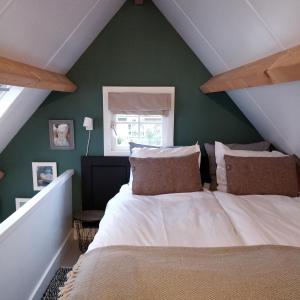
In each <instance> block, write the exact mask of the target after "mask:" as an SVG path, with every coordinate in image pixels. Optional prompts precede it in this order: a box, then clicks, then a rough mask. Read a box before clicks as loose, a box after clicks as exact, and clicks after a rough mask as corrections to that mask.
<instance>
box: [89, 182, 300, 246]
mask: <svg viewBox="0 0 300 300" xmlns="http://www.w3.org/2000/svg"><path fill="white" fill-rule="evenodd" d="M299 220H300V197H298V198H290V197H285V196H275V195H271V196H260V195H255V196H234V195H231V194H228V193H222V192H210V191H207V190H205V191H203V192H194V193H180V194H168V195H159V196H136V195H133V194H132V191H131V189H130V188H129V186H128V185H123V186H122V188H121V190H120V192H119V193H118V194H117V195H116V196H115V197H114V198H112V199H111V200H110V201H109V203H108V205H107V209H106V212H105V215H104V217H103V219H102V221H101V222H100V226H99V231H98V233H97V234H96V236H95V239H94V241H93V242H92V243H91V245H90V246H89V249H88V251H91V250H92V249H95V248H97V247H104V246H112V245H135V246H166V247H167V246H171V247H172V246H179V247H222V246H243V245H261V244H272V245H287V246H298V247H300V222H299Z"/></svg>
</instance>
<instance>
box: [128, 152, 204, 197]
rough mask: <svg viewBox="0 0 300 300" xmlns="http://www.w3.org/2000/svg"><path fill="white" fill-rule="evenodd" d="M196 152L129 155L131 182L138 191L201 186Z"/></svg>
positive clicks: (184, 189)
mask: <svg viewBox="0 0 300 300" xmlns="http://www.w3.org/2000/svg"><path fill="white" fill-rule="evenodd" d="M198 158H199V153H193V154H190V155H187V156H180V157H164V158H137V157H130V158H129V160H130V164H131V168H132V175H133V182H132V192H133V194H137V195H159V194H169V193H187V192H196V191H201V190H202V185H201V179H200V172H199V165H198Z"/></svg>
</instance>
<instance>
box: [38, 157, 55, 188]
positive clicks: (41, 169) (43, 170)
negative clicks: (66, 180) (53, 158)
mask: <svg viewBox="0 0 300 300" xmlns="http://www.w3.org/2000/svg"><path fill="white" fill-rule="evenodd" d="M32 177H33V190H34V191H40V190H42V189H43V188H44V187H45V186H47V185H48V184H49V183H51V182H52V181H53V180H54V179H55V178H57V166H56V162H33V163H32Z"/></svg>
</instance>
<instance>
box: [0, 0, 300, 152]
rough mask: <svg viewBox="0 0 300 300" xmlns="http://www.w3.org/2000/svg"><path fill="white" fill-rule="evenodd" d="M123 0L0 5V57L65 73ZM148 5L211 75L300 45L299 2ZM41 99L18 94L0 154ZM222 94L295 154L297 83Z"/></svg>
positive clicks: (0, 134) (167, 0)
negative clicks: (227, 94)
mask: <svg viewBox="0 0 300 300" xmlns="http://www.w3.org/2000/svg"><path fill="white" fill-rule="evenodd" d="M148 1H149V0H148ZM124 2H125V0H98V1H97V0H85V1H81V0H64V1H61V0H52V1H40V0H27V1H17V0H2V1H0V37H1V43H0V55H1V56H4V57H8V58H11V59H15V60H17V61H21V62H24V63H28V64H31V65H35V66H37V67H41V68H46V69H48V70H50V71H54V72H61V73H66V72H67V71H68V70H69V69H70V68H71V67H72V65H73V64H74V63H75V62H76V61H77V59H78V58H79V57H80V55H81V54H82V53H83V52H84V51H85V50H86V48H87V47H88V46H89V45H90V44H91V42H92V41H93V40H94V38H95V37H96V36H97V35H98V34H99V32H100V31H101V30H102V29H103V28H104V26H105V25H106V24H107V23H108V21H109V20H110V19H111V18H112V17H113V16H114V14H115V13H116V12H117V11H118V9H119V8H120V7H121V6H122V4H123V3H124ZM153 2H154V3H155V5H156V6H157V7H158V8H159V9H160V10H161V12H162V13H163V14H164V15H165V17H166V18H167V19H168V20H169V22H170V23H171V24H172V25H173V26H174V28H175V29H176V30H177V31H178V33H179V34H180V35H181V36H182V38H183V39H184V40H185V41H186V43H187V44H188V45H189V46H190V47H191V49H192V50H193V51H194V53H195V54H196V55H197V56H198V58H199V59H200V60H201V61H202V62H203V63H204V65H205V66H206V67H207V68H208V70H209V71H210V72H211V73H212V74H213V75H215V74H218V73H222V72H225V71H227V70H230V69H233V68H235V67H238V66H240V65H243V64H246V63H249V62H252V61H255V60H257V59H260V58H263V57H265V56H268V55H271V54H273V53H276V52H279V51H282V50H285V49H288V48H290V47H292V46H295V45H297V44H299V43H300V35H299V33H298V28H299V27H300V18H299V14H300V1H299V0H275V1H274V0H201V1H195V0H153ZM24 37H26V38H24ZM200 84H202V83H201V82H199V86H200ZM47 95H48V92H46V91H42V90H34V89H28V88H26V89H24V90H23V91H22V92H21V94H20V95H19V97H18V98H17V100H16V101H15V102H14V103H13V105H11V107H10V108H9V110H8V111H7V112H6V113H5V115H4V116H3V117H2V118H1V119H0V128H1V131H0V152H1V151H2V150H3V149H4V148H5V147H6V145H7V144H8V143H9V141H10V140H11V139H12V137H13V136H14V135H15V134H16V133H17V132H18V130H19V129H20V128H21V127H22V126H23V124H24V123H25V122H26V121H27V120H28V118H29V117H30V116H31V115H32V113H33V112H34V111H35V110H36V109H37V107H38V106H39V105H40V104H41V103H42V102H43V100H44V99H45V98H46V97H47ZM229 95H230V96H231V98H232V99H233V101H234V102H235V103H236V104H237V105H238V106H239V108H240V109H241V110H242V111H243V113H244V114H245V115H246V116H247V118H248V119H249V120H250V121H251V122H252V124H253V125H254V126H255V127H256V129H257V130H258V131H259V132H260V134H261V135H262V136H263V137H264V138H265V139H267V140H269V141H271V142H272V143H274V144H275V145H276V146H277V147H279V148H281V149H283V150H285V151H286V152H288V153H296V154H298V155H300V138H299V137H300V118H299V117H298V115H299V113H300V99H298V95H300V83H299V82H292V83H286V84H280V85H274V86H266V87H258V88H251V89H244V90H236V91H232V92H229ZM16 108H17V109H16Z"/></svg>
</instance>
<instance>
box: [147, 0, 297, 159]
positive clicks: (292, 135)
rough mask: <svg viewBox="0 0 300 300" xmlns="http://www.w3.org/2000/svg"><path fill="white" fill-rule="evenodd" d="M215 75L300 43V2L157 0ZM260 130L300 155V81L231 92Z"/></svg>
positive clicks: (267, 136) (157, 3)
mask: <svg viewBox="0 0 300 300" xmlns="http://www.w3.org/2000/svg"><path fill="white" fill-rule="evenodd" d="M153 2H154V3H155V4H156V6H157V7H158V8H159V9H160V10H161V12H162V13H163V14H164V15H165V17H166V18H167V19H168V20H169V22H170V23H171V24H172V25H173V26H174V27H175V29H176V30H177V31H178V33H179V34H180V35H181V36H182V38H183V39H184V40H185V41H186V43H187V44H188V45H189V46H190V47H191V49H192V50H193V51H194V52H195V54H196V55H197V56H198V57H199V59H200V60H201V61H202V63H203V64H204V65H205V66H206V67H207V68H208V70H209V71H210V72H211V73H212V74H213V75H215V74H218V73H222V72H225V71H228V70H230V69H233V68H236V67H238V66H240V65H243V64H246V63H250V62H252V61H255V60H257V59H260V58H263V57H265V56H268V55H271V54H274V53H276V52H279V51H282V50H285V49H288V48H290V47H293V46H296V45H297V44H299V42H300V35H299V27H300V18H299V14H300V1H299V0H275V1H274V0H226V1H225V0H222V1H220V0H201V1H194V0H169V1H166V0H154V1H153ZM228 94H229V95H230V96H231V98H232V99H233V101H234V102H235V103H236V104H237V105H238V106H239V108H240V109H241V110H242V112H243V113H244V114H245V115H246V117H247V118H248V119H249V120H250V122H251V123H252V124H253V125H254V126H255V127H256V129H257V130H258V131H259V132H260V134H261V135H262V136H263V137H264V138H265V139H267V140H269V141H271V142H272V143H273V144H275V145H276V146H277V147H279V148H281V149H283V150H285V151H286V152H288V153H296V154H298V155H300V138H299V137H300V118H299V113H300V99H298V98H299V96H298V95H300V82H299V81H298V82H292V83H285V84H279V85H274V86H264V87H257V88H251V89H244V90H236V91H232V92H229V93H228Z"/></svg>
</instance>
